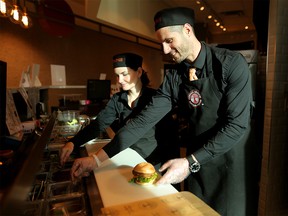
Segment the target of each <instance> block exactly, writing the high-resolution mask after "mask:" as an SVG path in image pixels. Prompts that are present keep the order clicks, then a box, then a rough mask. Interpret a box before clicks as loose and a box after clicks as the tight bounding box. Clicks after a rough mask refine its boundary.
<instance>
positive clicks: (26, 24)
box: [20, 7, 32, 28]
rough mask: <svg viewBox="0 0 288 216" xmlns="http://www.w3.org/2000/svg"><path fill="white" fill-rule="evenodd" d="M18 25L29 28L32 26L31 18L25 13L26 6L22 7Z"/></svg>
mask: <svg viewBox="0 0 288 216" xmlns="http://www.w3.org/2000/svg"><path fill="white" fill-rule="evenodd" d="M20 25H21V27H23V28H30V27H31V26H32V20H31V18H30V17H29V16H28V14H27V11H26V7H24V10H23V14H22V19H21V23H20Z"/></svg>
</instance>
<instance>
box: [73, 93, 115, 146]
mask: <svg viewBox="0 0 288 216" xmlns="http://www.w3.org/2000/svg"><path fill="white" fill-rule="evenodd" d="M117 101H118V96H117V95H113V97H112V98H111V99H110V100H109V102H108V103H107V105H106V107H105V108H104V109H103V110H101V111H100V112H99V114H98V115H97V118H96V119H95V120H94V121H92V122H91V123H90V124H89V125H88V126H86V127H85V128H84V129H83V130H81V131H79V132H78V133H77V134H76V135H75V136H74V137H73V138H72V139H70V140H69V141H70V142H73V144H74V145H75V146H78V147H80V146H81V145H82V144H84V143H86V142H88V141H90V140H92V139H95V138H97V137H98V136H99V135H100V133H101V132H104V131H105V129H106V128H107V127H109V126H110V125H111V124H112V123H113V122H114V120H115V119H116V118H117V113H118V112H119V110H118V109H119V106H118V103H117Z"/></svg>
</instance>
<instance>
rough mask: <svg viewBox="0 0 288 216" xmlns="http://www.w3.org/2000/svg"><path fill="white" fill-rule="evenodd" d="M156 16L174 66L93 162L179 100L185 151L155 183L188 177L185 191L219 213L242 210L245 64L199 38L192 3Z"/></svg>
mask: <svg viewBox="0 0 288 216" xmlns="http://www.w3.org/2000/svg"><path fill="white" fill-rule="evenodd" d="M154 22H155V31H156V36H157V38H158V40H159V41H160V42H161V44H162V46H163V51H164V53H165V54H168V55H170V56H171V57H172V58H173V60H174V61H175V62H176V63H177V65H176V67H175V68H174V69H170V70H167V71H165V72H166V75H165V78H164V81H163V83H162V85H161V86H160V88H159V89H158V93H157V95H156V96H154V97H153V99H152V101H151V103H150V104H149V106H147V107H146V109H144V110H143V111H142V112H141V113H140V114H139V115H137V117H136V118H134V119H131V120H130V122H129V123H128V124H127V125H126V126H124V127H123V128H122V129H121V130H120V131H119V132H118V133H117V134H116V136H115V138H114V139H113V140H112V141H111V142H110V143H109V144H108V145H107V146H105V147H104V148H103V150H101V151H100V152H99V153H98V154H97V160H100V161H102V160H104V159H107V158H108V157H112V156H114V155H115V154H117V153H118V152H119V151H122V150H123V149H125V148H127V147H129V146H130V145H132V144H133V143H135V142H136V141H137V140H138V139H139V138H140V137H142V136H143V135H144V134H145V132H146V131H147V130H149V129H150V128H151V127H153V125H155V124H156V123H157V122H158V121H159V120H160V119H161V118H162V117H163V116H164V115H165V114H166V113H168V112H169V111H170V110H171V109H172V108H173V107H174V106H176V105H177V107H178V108H179V110H180V111H181V114H182V115H184V116H182V117H184V118H185V119H186V120H187V121H188V122H189V133H188V136H189V137H188V138H189V143H188V144H187V157H186V158H176V159H173V160H169V161H167V162H166V163H165V164H164V165H163V166H162V167H161V168H160V170H159V171H161V172H164V171H165V174H164V175H163V177H162V178H161V179H160V180H159V181H158V182H157V184H166V183H178V182H181V181H183V180H184V179H186V178H187V181H186V183H187V189H188V190H189V191H191V192H192V193H194V194H195V195H196V196H198V197H199V198H201V199H202V200H203V201H205V202H206V203H207V204H208V205H210V206H211V207H212V208H214V209H215V210H216V211H217V212H218V213H219V214H221V215H231V216H236V215H243V216H244V215H247V212H246V208H247V206H246V204H247V203H246V199H247V191H246V190H247V187H246V175H247V173H246V168H245V162H246V160H247V159H246V158H245V157H246V156H245V151H247V149H246V148H247V145H246V144H247V142H246V141H247V137H248V135H249V131H250V113H251V109H252V106H251V104H252V90H251V81H250V75H249V68H248V65H247V63H246V61H245V59H244V58H243V56H242V55H241V54H239V53H236V52H232V51H229V50H226V49H220V48H216V47H210V46H208V45H207V44H206V43H204V42H200V41H198V39H197V38H196V36H195V33H194V28H193V25H194V11H193V10H192V9H189V8H182V7H180V8H179V7H178V8H170V9H164V10H161V11H159V12H158V13H156V15H155V17H154ZM175 145H177V143H175Z"/></svg>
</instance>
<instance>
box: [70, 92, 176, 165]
mask: <svg viewBox="0 0 288 216" xmlns="http://www.w3.org/2000/svg"><path fill="white" fill-rule="evenodd" d="M155 94H156V90H155V89H152V88H148V87H144V88H143V89H142V92H141V96H140V97H139V98H137V99H136V100H135V102H134V108H131V107H130V106H129V105H128V95H127V91H121V92H118V93H116V94H114V95H113V97H112V98H111V99H110V100H109V102H108V103H107V105H106V107H105V108H104V109H103V110H102V111H101V112H100V113H99V114H98V115H97V118H96V120H94V121H92V122H91V123H90V124H89V125H88V126H86V127H85V129H84V130H81V131H79V132H78V133H77V134H76V135H75V136H74V137H73V138H71V139H70V140H69V141H71V142H73V144H74V145H75V147H76V146H77V147H80V146H81V145H82V144H84V143H86V142H88V141H90V140H92V139H95V138H97V137H99V136H100V134H101V133H103V132H105V129H106V128H107V127H109V126H111V124H112V123H113V125H114V128H113V129H115V130H116V132H117V129H119V128H121V127H123V126H124V125H125V124H126V122H128V121H129V119H131V118H133V117H135V116H136V115H137V114H138V113H140V111H141V110H142V109H143V108H144V107H145V106H146V105H147V104H148V103H149V101H150V100H151V98H152V96H153V95H155ZM173 122H174V121H173V120H172V117H171V115H170V116H168V115H167V117H165V118H164V119H163V120H162V121H161V122H160V123H159V124H157V125H156V126H153V127H152V128H150V129H149V130H148V131H147V132H146V133H145V135H144V136H142V137H141V138H140V139H139V140H137V142H135V143H134V144H133V145H131V146H130V147H131V148H132V149H134V150H135V151H137V152H138V153H139V154H140V155H141V156H142V157H143V158H144V159H146V160H147V161H149V162H151V163H152V164H154V165H156V164H158V163H163V162H165V161H166V160H168V159H171V158H173V157H175V156H177V155H178V156H179V148H175V145H174V143H175V138H177V134H176V133H175V130H174V131H170V132H169V131H165V127H167V126H169V128H168V129H169V130H171V129H172V128H174V129H175V128H176V126H175V125H172V124H174V123H173ZM166 129H167V128H166ZM165 132H168V134H165ZM167 138H168V139H169V142H168V143H171V146H172V145H173V148H174V149H173V150H172V149H171V148H170V149H169V148H168V149H166V150H167V152H166V153H165V154H163V157H162V158H160V157H159V152H160V151H161V150H160V149H161V146H163V144H162V143H163V142H165V141H166V139H167ZM165 145H167V143H165ZM74 149H76V150H77V149H79V148H74ZM115 149H117V147H116V148H115ZM161 152H163V151H161Z"/></svg>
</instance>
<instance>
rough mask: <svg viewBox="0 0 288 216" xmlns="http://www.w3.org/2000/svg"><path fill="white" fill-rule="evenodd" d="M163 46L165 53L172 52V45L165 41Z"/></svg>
mask: <svg viewBox="0 0 288 216" xmlns="http://www.w3.org/2000/svg"><path fill="white" fill-rule="evenodd" d="M162 46H163V52H164V54H168V53H170V51H171V48H170V46H169V45H168V44H167V43H163V44H162Z"/></svg>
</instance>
